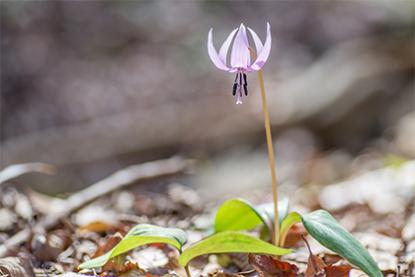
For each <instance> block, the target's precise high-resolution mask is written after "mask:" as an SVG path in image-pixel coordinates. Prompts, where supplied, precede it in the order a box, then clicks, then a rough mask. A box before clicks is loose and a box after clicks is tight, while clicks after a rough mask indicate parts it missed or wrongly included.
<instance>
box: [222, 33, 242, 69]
mask: <svg viewBox="0 0 415 277" xmlns="http://www.w3.org/2000/svg"><path fill="white" fill-rule="evenodd" d="M236 31H238V28H236V29H235V30H233V31H232V32H231V33H230V34H229V36H228V37H227V38H226V40H225V42H224V43H223V44H222V47H221V48H220V50H219V58H220V59H221V60H222V62H223V63H224V64H226V58H227V54H228V50H229V46H230V45H231V42H232V39H233V37H234V36H235V33H236Z"/></svg>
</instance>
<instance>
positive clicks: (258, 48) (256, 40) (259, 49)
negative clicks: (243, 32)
mask: <svg viewBox="0 0 415 277" xmlns="http://www.w3.org/2000/svg"><path fill="white" fill-rule="evenodd" d="M248 30H249V32H250V33H251V35H252V38H253V39H254V43H255V48H256V52H257V53H261V52H262V48H263V47H264V45H263V44H262V42H261V40H260V39H259V37H258V35H257V34H256V33H255V31H254V30H252V29H251V28H249V27H248Z"/></svg>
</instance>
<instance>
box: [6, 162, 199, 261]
mask: <svg viewBox="0 0 415 277" xmlns="http://www.w3.org/2000/svg"><path fill="white" fill-rule="evenodd" d="M191 164H192V162H191V161H189V160H185V159H182V158H178V157H173V158H170V159H166V160H158V161H154V162H148V163H143V164H139V165H133V166H130V167H127V168H125V169H122V170H119V171H117V172H115V173H114V174H112V175H110V176H108V177H107V178H105V179H103V180H101V181H99V182H97V183H95V184H93V185H91V186H89V187H87V188H85V189H83V190H81V191H79V192H77V193H75V194H73V195H72V196H70V197H69V198H67V199H66V200H65V201H64V202H63V203H62V205H61V206H60V208H59V209H58V210H57V211H55V212H54V213H51V214H49V215H47V216H45V217H44V218H42V219H41V220H40V221H39V223H37V224H36V225H35V226H34V228H33V229H34V230H50V229H52V228H53V227H55V226H56V225H57V224H58V223H59V222H60V220H61V219H62V218H65V217H68V216H70V215H71V214H72V213H74V212H76V211H78V210H79V209H81V208H83V207H85V206H86V205H88V204H90V203H91V202H93V201H95V200H96V199H98V198H100V197H103V196H105V195H108V194H110V193H112V192H115V191H117V190H119V189H123V188H125V187H127V186H129V185H131V184H135V183H137V182H141V181H145V180H149V179H154V178H160V177H165V176H171V175H175V174H178V173H181V172H183V171H184V170H185V169H186V168H188V167H189V166H190V165H191ZM31 233H32V228H30V227H26V228H25V229H23V230H22V231H20V232H18V233H17V234H16V235H14V236H13V237H11V238H10V239H8V240H7V241H6V242H5V243H4V244H3V245H0V257H4V256H5V255H6V254H7V252H8V250H9V249H11V248H14V247H16V246H18V245H20V244H22V243H24V242H25V241H26V240H27V239H28V238H29V236H30V234H31Z"/></svg>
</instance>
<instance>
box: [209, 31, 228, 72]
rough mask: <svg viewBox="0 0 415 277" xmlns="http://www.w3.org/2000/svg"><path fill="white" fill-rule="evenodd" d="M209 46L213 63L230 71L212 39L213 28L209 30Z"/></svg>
mask: <svg viewBox="0 0 415 277" xmlns="http://www.w3.org/2000/svg"><path fill="white" fill-rule="evenodd" d="M207 47H208V53H209V57H210V59H211V60H212V62H213V64H214V65H215V66H216V67H217V68H219V69H221V70H225V71H229V67H227V66H226V65H225V64H224V63H223V61H222V60H221V58H220V57H219V55H218V52H217V51H216V49H215V46H213V41H212V28H211V29H210V31H209V35H208V42H207Z"/></svg>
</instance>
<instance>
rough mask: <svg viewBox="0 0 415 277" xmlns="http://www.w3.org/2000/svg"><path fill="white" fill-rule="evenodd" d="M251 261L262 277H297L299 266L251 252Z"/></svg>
mask: <svg viewBox="0 0 415 277" xmlns="http://www.w3.org/2000/svg"><path fill="white" fill-rule="evenodd" d="M248 257H249V263H250V264H251V265H252V266H253V267H254V268H255V270H256V271H257V272H258V275H259V276H260V277H275V276H278V277H296V276H298V267H297V266H295V265H293V264H291V263H288V262H283V261H280V260H277V259H276V258H273V257H271V256H267V255H254V254H249V256H248Z"/></svg>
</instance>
